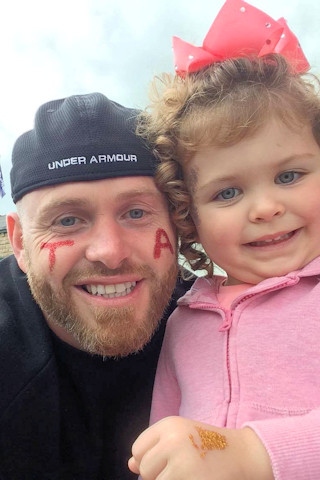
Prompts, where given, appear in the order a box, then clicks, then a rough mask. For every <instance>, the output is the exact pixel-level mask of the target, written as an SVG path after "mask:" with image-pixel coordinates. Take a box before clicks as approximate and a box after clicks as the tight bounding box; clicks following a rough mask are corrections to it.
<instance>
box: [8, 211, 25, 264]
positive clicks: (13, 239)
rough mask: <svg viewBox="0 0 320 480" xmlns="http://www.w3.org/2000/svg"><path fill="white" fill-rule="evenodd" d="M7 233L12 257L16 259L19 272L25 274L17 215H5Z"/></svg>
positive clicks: (20, 227)
mask: <svg viewBox="0 0 320 480" xmlns="http://www.w3.org/2000/svg"><path fill="white" fill-rule="evenodd" d="M7 232H8V237H9V241H10V244H11V247H12V250H13V253H14V256H15V257H16V259H17V262H18V265H19V267H20V268H21V270H22V271H23V272H24V273H26V271H27V269H26V263H25V258H24V245H23V235H22V226H21V222H20V218H19V215H18V214H17V213H8V214H7Z"/></svg>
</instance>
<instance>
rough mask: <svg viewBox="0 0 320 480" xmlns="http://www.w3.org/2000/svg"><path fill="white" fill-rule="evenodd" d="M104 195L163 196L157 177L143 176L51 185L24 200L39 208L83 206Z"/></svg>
mask: <svg viewBox="0 0 320 480" xmlns="http://www.w3.org/2000/svg"><path fill="white" fill-rule="evenodd" d="M101 196H103V197H104V198H105V199H110V200H111V199H113V200H114V201H125V200H126V199H130V198H134V197H139V196H150V197H154V198H155V199H159V200H160V199H162V198H163V195H162V194H161V193H160V191H159V190H158V188H157V186H156V185H155V182H154V179H153V177H143V176H139V177H117V178H108V179H102V180H93V181H85V182H68V183H63V184H61V185H51V186H49V187H43V188H39V189H37V190H34V191H32V192H30V193H28V194H26V195H25V196H24V197H23V198H22V199H21V202H22V203H23V204H26V205H28V204H30V205H32V204H37V208H39V209H40V208H41V209H42V208H44V207H45V206H50V205H52V206H58V205H59V204H61V205H62V204H65V205H67V204H68V203H69V204H71V203H72V204H76V203H78V206H79V207H80V206H85V205H88V204H91V203H92V202H93V201H95V200H96V199H97V198H99V197H101Z"/></svg>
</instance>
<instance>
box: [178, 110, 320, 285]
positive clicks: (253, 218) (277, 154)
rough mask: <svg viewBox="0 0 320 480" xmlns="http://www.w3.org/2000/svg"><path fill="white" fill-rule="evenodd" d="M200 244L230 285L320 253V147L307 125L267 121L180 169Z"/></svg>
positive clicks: (291, 267)
mask: <svg viewBox="0 0 320 480" xmlns="http://www.w3.org/2000/svg"><path fill="white" fill-rule="evenodd" d="M185 174H186V179H187V181H188V184H189V187H190V191H191V194H192V196H193V201H194V220H195V223H196V226H197V231H198V236H199V241H200V243H201V244H202V245H203V247H204V249H205V250H206V252H207V254H208V256H209V257H210V258H211V259H212V260H213V262H214V263H215V264H217V265H219V266H220V267H221V268H223V269H224V270H225V271H226V272H227V274H228V282H229V284H237V283H243V282H246V283H253V284H256V283H258V282H260V281H261V280H263V279H265V278H269V277H273V276H281V275H284V274H286V273H288V272H290V271H293V270H297V269H300V268H301V267H303V266H304V265H306V264H307V263H309V262H310V261H311V260H313V259H314V258H315V257H317V256H318V255H320V148H319V146H318V144H317V142H316V141H315V139H314V136H313V134H312V130H311V127H310V126H305V127H303V128H301V129H300V130H292V129H290V128H289V127H287V126H286V125H284V124H283V123H282V122H280V121H279V120H277V119H275V118H274V119H270V120H269V121H268V122H267V123H266V125H265V126H264V127H263V128H262V129H261V130H259V132H258V133H257V134H255V135H254V136H253V137H251V138H247V139H244V140H242V141H240V142H239V143H237V144H236V145H233V146H230V147H225V148H220V147H219V148H217V147H206V148H203V149H200V150H199V151H198V152H197V153H196V154H195V156H194V157H193V158H192V159H191V160H190V162H189V163H188V165H187V166H186V168H185Z"/></svg>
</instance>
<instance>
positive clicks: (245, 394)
mask: <svg viewBox="0 0 320 480" xmlns="http://www.w3.org/2000/svg"><path fill="white" fill-rule="evenodd" d="M319 277H320V257H318V258H317V259H315V260H313V261H312V262H311V263H309V264H308V265H307V266H306V267H304V268H303V269H302V270H299V271H296V272H292V273H289V274H288V275H285V276H283V277H276V278H270V279H267V280H264V281H263V282H260V283H259V284H258V285H255V286H253V287H250V288H249V289H248V290H246V291H245V292H243V293H241V294H240V295H239V296H238V297H237V298H235V299H234V301H233V302H232V304H231V309H230V310H229V309H228V310H227V309H225V308H223V307H221V306H220V305H219V302H218V299H217V292H218V289H219V285H220V284H221V282H222V281H223V277H215V278H214V279H211V280H209V279H205V278H199V279H197V280H196V282H195V284H194V286H193V287H192V288H191V290H190V291H189V292H188V293H187V294H186V295H185V296H184V297H182V298H181V299H180V301H179V307H178V308H177V309H176V310H175V312H174V313H173V314H172V315H171V317H170V319H169V321H168V326H167V330H166V334H165V339H164V343H163V348H162V352H161V355H160V359H159V365H158V371H157V376H156V381H155V387H154V397H153V405H152V412H151V423H154V422H156V421H157V420H159V419H160V418H163V417H166V416H169V415H181V416H184V417H188V418H192V419H195V420H198V421H201V422H205V423H210V424H213V425H216V426H219V427H230V428H240V427H243V426H245V425H247V426H250V427H251V428H252V429H253V430H254V431H255V432H256V433H257V434H258V436H259V437H260V438H261V440H262V442H263V443H264V445H265V447H266V449H267V451H268V453H269V455H270V458H271V462H272V467H273V472H274V477H275V479H276V480H311V479H312V480H320V282H319Z"/></svg>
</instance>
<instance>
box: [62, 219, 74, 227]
mask: <svg viewBox="0 0 320 480" xmlns="http://www.w3.org/2000/svg"><path fill="white" fill-rule="evenodd" d="M60 223H61V225H63V226H64V227H72V226H73V225H74V224H75V223H76V218H75V217H65V218H62V219H61V220H60Z"/></svg>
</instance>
